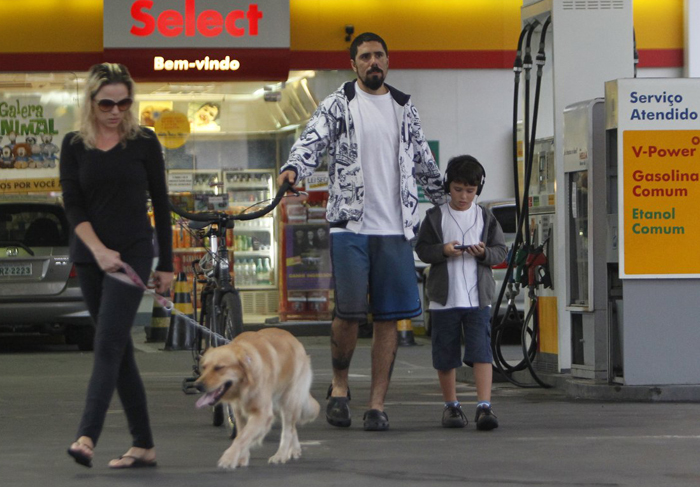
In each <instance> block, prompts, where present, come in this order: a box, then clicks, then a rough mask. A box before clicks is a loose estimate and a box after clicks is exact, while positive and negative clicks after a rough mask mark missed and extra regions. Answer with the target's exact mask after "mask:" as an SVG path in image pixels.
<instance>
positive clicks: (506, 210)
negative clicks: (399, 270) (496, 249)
mask: <svg viewBox="0 0 700 487" xmlns="http://www.w3.org/2000/svg"><path fill="white" fill-rule="evenodd" d="M479 204H481V205H483V206H484V207H486V208H488V209H490V210H491V212H493V214H494V216H495V217H496V219H497V220H498V223H499V224H500V225H501V229H502V230H503V236H504V237H505V241H506V247H507V248H508V250H509V251H510V249H511V247H512V246H513V242H514V241H515V234H516V230H517V226H518V222H517V218H516V214H515V199H514V198H507V199H499V200H489V201H482V202H479ZM415 259H416V270H417V272H418V273H419V275H422V276H423V282H425V280H427V278H428V275H429V273H430V266H429V265H427V264H423V263H421V262H420V261H419V260H418V258H417V257H415ZM492 269H493V278H494V281H496V288H495V295H494V298H493V302H492V303H491V306H493V307H495V305H496V301H497V300H498V294H499V293H500V290H501V287H502V286H503V279H504V278H505V275H506V270H507V261H505V260H504V261H503V262H502V263H500V264H498V265H495V266H493V267H492ZM421 287H422V291H423V296H422V300H423V302H422V304H423V317H422V318H423V326H424V327H425V333H426V335H430V332H431V328H430V314H429V313H428V303H429V302H430V296H428V287H427V286H425V285H423V286H421ZM514 304H515V308H516V310H517V316H515V315H513V314H510V315H509V316H508V320H509V321H517V322H520V321H522V318H523V313H524V310H525V291H523V290H520V292H519V293H518V295H517V296H516V297H515V300H514ZM507 307H508V302H507V298H506V296H505V295H504V296H503V301H502V302H501V306H500V308H499V319H498V321H497V322H498V323H500V322H501V320H502V319H503V316H504V314H505V313H506V310H507ZM505 340H506V341H508V342H510V341H519V340H520V336H519V335H518V336H517V337H510V336H508V337H505Z"/></svg>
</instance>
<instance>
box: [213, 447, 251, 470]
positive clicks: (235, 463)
mask: <svg viewBox="0 0 700 487" xmlns="http://www.w3.org/2000/svg"><path fill="white" fill-rule="evenodd" d="M249 461H250V452H245V453H243V452H241V451H239V450H238V449H233V448H229V449H228V450H226V451H225V452H224V454H223V455H221V458H219V463H218V466H219V468H223V469H226V470H234V469H235V468H236V467H247V466H248V462H249Z"/></svg>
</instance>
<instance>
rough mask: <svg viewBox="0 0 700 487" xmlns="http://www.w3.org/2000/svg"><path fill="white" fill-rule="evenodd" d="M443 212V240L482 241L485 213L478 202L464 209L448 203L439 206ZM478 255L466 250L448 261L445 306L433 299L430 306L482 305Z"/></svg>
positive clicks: (442, 307) (462, 306)
mask: <svg viewBox="0 0 700 487" xmlns="http://www.w3.org/2000/svg"><path fill="white" fill-rule="evenodd" d="M440 210H441V211H442V235H443V239H444V242H445V243H447V242H452V241H454V240H456V241H458V242H459V243H460V244H464V245H473V244H475V243H478V242H480V241H481V236H482V234H483V233H484V216H483V215H482V210H481V207H480V206H479V205H477V204H475V203H472V205H471V206H470V207H469V209H467V210H464V211H459V210H455V209H454V208H451V207H450V204H449V203H445V204H443V205H441V206H440ZM476 266H477V264H476V258H475V257H473V256H471V255H469V254H468V253H466V252H464V253H463V254H462V255H461V256H459V257H450V258H449V259H448V260H447V275H448V276H449V286H448V292H447V302H446V303H445V305H444V306H443V305H441V304H439V303H436V302H435V301H431V302H430V307H429V309H431V310H439V309H448V308H475V307H478V306H479V289H478V288H477V282H478V280H477V271H476Z"/></svg>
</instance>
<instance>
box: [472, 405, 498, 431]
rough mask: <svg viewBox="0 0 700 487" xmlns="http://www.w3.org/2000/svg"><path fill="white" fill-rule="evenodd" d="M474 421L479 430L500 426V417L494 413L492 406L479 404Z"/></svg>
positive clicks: (488, 429)
mask: <svg viewBox="0 0 700 487" xmlns="http://www.w3.org/2000/svg"><path fill="white" fill-rule="evenodd" d="M474 422H475V423H476V429H478V430H479V431H490V430H492V429H495V428H498V418H496V415H495V414H493V410H492V409H491V406H477V408H476V417H475V418H474Z"/></svg>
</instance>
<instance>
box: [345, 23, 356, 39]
mask: <svg viewBox="0 0 700 487" xmlns="http://www.w3.org/2000/svg"><path fill="white" fill-rule="evenodd" d="M354 33H355V26H354V25H352V24H348V25H346V26H345V34H346V35H345V42H350V40H351V39H352V35H353V34H354Z"/></svg>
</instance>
